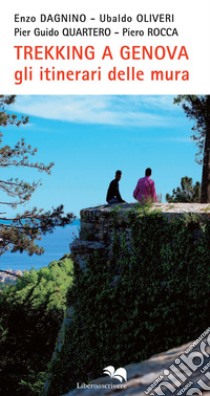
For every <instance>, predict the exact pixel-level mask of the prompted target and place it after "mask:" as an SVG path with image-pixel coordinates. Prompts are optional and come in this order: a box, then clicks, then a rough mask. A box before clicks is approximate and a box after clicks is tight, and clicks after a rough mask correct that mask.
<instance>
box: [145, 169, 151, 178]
mask: <svg viewBox="0 0 210 396" xmlns="http://www.w3.org/2000/svg"><path fill="white" fill-rule="evenodd" d="M151 174H152V169H151V168H147V169H146V170H145V176H151Z"/></svg>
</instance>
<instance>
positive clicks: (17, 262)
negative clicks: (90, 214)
mask: <svg viewBox="0 0 210 396" xmlns="http://www.w3.org/2000/svg"><path fill="white" fill-rule="evenodd" d="M79 229H80V221H79V220H78V219H77V220H74V221H73V222H72V223H71V224H70V225H67V226H66V227H64V228H62V227H56V228H55V230H54V232H53V233H52V234H47V235H45V236H44V237H43V238H42V240H41V241H38V242H37V244H38V245H40V246H42V247H43V248H44V250H45V251H44V253H43V254H42V255H40V256H39V255H36V254H34V255H32V256H29V255H28V254H27V253H26V252H23V253H19V252H16V253H11V252H6V253H4V254H3V255H2V256H1V257H0V269H1V270H21V271H24V270H30V269H32V268H34V269H39V268H42V267H46V266H47V265H48V264H49V263H51V262H52V261H54V260H59V259H60V258H61V257H63V256H64V255H65V254H69V253H70V244H71V242H73V240H74V239H75V238H77V237H78V236H79Z"/></svg>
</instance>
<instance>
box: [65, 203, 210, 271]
mask: <svg viewBox="0 0 210 396" xmlns="http://www.w3.org/2000/svg"><path fill="white" fill-rule="evenodd" d="M141 210H142V206H141V205H139V204H127V203H126V204H120V205H117V204H116V205H103V206H98V207H93V208H87V209H83V210H82V211H81V228H80V235H79V238H78V239H76V240H75V241H74V242H73V243H72V244H71V252H72V254H73V257H74V259H75V261H76V262H77V264H78V265H79V266H80V267H81V268H84V267H85V263H86V260H87V259H88V257H89V255H90V254H92V253H93V252H94V251H98V252H100V254H106V253H108V257H109V258H110V259H111V258H112V255H113V243H114V240H115V239H116V237H118V236H119V237H120V236H121V235H122V234H123V233H124V235H125V236H126V242H127V245H128V246H129V241H130V231H131V225H132V222H133V220H134V218H135V217H136V216H138V215H139V213H140V212H141ZM149 211H160V212H161V213H163V215H164V216H165V217H166V218H167V219H168V221H172V220H173V219H174V218H177V217H181V216H184V215H186V214H189V213H194V214H199V215H202V216H203V217H204V218H206V217H210V205H209V204H197V203H196V204H191V203H177V204H162V203H156V204H153V205H152V206H151V207H150V208H149Z"/></svg>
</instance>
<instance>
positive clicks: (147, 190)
mask: <svg viewBox="0 0 210 396" xmlns="http://www.w3.org/2000/svg"><path fill="white" fill-rule="evenodd" d="M151 174H152V169H151V168H147V169H146V170H145V177H142V178H141V179H139V180H138V182H137V185H136V188H135V190H134V192H133V197H134V198H135V199H136V200H137V201H139V202H142V203H144V202H148V201H149V202H150V201H152V202H157V195H156V191H155V182H154V181H153V180H152V179H150V176H151Z"/></svg>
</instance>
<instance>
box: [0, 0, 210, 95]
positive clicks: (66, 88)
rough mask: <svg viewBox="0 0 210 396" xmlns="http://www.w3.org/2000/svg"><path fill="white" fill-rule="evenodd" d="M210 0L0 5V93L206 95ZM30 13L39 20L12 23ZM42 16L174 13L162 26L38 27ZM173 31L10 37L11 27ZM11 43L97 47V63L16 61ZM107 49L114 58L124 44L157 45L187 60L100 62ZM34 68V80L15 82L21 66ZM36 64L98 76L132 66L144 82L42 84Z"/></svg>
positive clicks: (20, 1)
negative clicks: (162, 32)
mask: <svg viewBox="0 0 210 396" xmlns="http://www.w3.org/2000/svg"><path fill="white" fill-rule="evenodd" d="M209 9H210V6H209V0H200V1H190V0H184V1H181V0H170V1H169V0H145V1H136V0H135V1H134V0H129V1H127V2H125V1H123V2H121V3H119V2H116V1H114V0H106V1H103V2H99V1H96V0H88V1H85V0H77V1H75V2H71V1H63V0H60V1H57V2H56V1H55V2H52V1H49V0H47V1H46V0H45V1H34V2H30V1H26V0H18V1H16V2H15V1H14V2H13V3H12V1H7V2H4V4H3V7H2V10H1V14H0V51H1V52H0V87H1V93H2V94H29V93H30V94H173V95H174V94H178V93H180V94H181V93H183V94H189V93H190V94H192V93H194V94H209V93H210V54H209V49H210V44H209V41H210V23H209V14H210V12H209ZM15 13H19V14H20V15H23V16H26V15H30V16H32V15H34V16H36V17H37V22H36V23H27V24H26V23H25V24H21V23H19V24H17V23H16V24H15V23H14V14H15ZM41 13H46V14H55V13H59V14H61V13H63V14H72V13H74V14H77V13H85V14H86V15H87V17H88V18H90V17H95V18H98V15H99V14H104V13H106V14H107V13H108V14H109V15H113V16H114V15H117V14H121V15H123V14H125V13H126V14H127V15H131V16H133V18H134V17H135V15H136V14H138V13H141V14H145V13H146V14H150V13H152V14H156V13H170V14H171V13H174V14H175V22H174V23H172V24H165V23H161V24H160V23H156V24H152V23H145V24H143V23H135V24H134V23H121V24H120V23H99V21H89V22H88V23H86V24H79V23H63V24H62V23H48V24H47V23H41V24H40V23H39V15H40V14H41ZM166 25H167V27H175V28H177V29H178V32H179V37H177V36H174V37H161V36H159V37H147V35H145V36H144V37H122V35H120V34H119V35H112V36H110V37H79V36H78V37H63V36H62V34H61V33H60V35H59V36H58V37H35V36H34V35H32V34H31V35H30V36H29V37H14V28H15V27H22V28H25V29H31V30H33V29H34V28H35V27H40V28H42V29H45V28H46V27H47V28H51V27H54V28H55V29H59V30H60V31H61V30H62V28H63V27H64V26H65V27H71V28H74V27H75V28H83V27H103V28H106V27H109V28H111V29H112V30H113V31H116V30H118V31H120V30H121V28H123V27H128V28H130V29H134V30H136V29H142V28H143V29H144V30H147V28H148V27H165V26H166ZM14 45H30V46H33V45H47V46H51V45H60V46H62V45H78V46H80V45H83V46H88V45H93V46H94V47H95V49H96V51H95V52H96V57H95V60H92V61H88V60H84V61H72V62H71V61H50V60H48V61H31V60H28V61H18V60H16V56H15V50H14V48H13V46H14ZM106 45H109V46H110V47H111V49H113V52H114V53H116V54H118V53H119V48H120V47H121V46H123V45H129V46H141V45H146V46H150V45H153V46H157V45H162V46H166V45H169V46H171V47H173V46H174V45H178V46H181V45H184V46H186V48H187V51H188V54H189V57H190V60H189V61H185V60H181V61H173V62H172V61H167V60H164V61H151V60H140V61H136V60H133V61H132V60H130V61H122V59H120V57H119V56H116V57H115V59H114V60H112V61H111V60H108V59H107V60H106V61H101V59H100V54H101V53H102V48H103V47H105V46H106ZM26 66H30V67H33V75H34V79H33V81H26V82H23V83H22V84H21V85H16V84H15V79H14V72H15V70H21V69H22V68H24V67H26ZM40 66H44V67H47V66H48V67H52V66H55V67H56V69H58V70H59V69H63V70H68V69H72V70H74V69H90V68H91V69H93V70H94V69H96V68H97V67H98V66H102V73H103V74H102V76H106V74H107V71H108V70H110V69H111V68H112V67H113V66H116V67H117V68H118V69H125V68H126V67H127V66H130V67H131V66H134V67H135V68H136V69H142V70H144V71H145V80H144V81H143V82H141V81H134V82H132V81H117V82H112V81H108V80H107V79H106V78H103V79H102V81H92V82H84V81H82V82H79V81H65V82H61V81H60V82H52V81H50V82H46V81H45V82H41V81H39V78H38V70H39V67H40ZM156 69H158V70H160V69H163V70H167V69H168V70H176V69H177V70H189V73H190V80H189V81H187V82H186V81H181V80H180V81H173V82H171V81H162V82H160V81H157V82H154V81H151V80H150V78H149V77H148V76H150V70H156Z"/></svg>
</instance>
